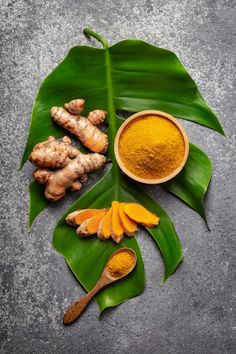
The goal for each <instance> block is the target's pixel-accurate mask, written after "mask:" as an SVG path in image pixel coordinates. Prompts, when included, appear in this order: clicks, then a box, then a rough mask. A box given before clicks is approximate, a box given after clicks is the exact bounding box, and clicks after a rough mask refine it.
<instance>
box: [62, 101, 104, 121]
mask: <svg viewBox="0 0 236 354" xmlns="http://www.w3.org/2000/svg"><path fill="white" fill-rule="evenodd" d="M84 105H85V100H83V99H82V98H77V99H75V100H72V101H70V102H69V103H65V104H64V107H65V109H66V110H67V111H68V112H69V113H71V114H75V115H80V113H81V112H82V111H83V109H84ZM105 119H106V112H104V111H102V110H101V109H96V110H95V111H92V112H90V113H89V115H88V120H90V122H91V123H93V124H94V125H99V124H101V123H103V122H104V120H105Z"/></svg>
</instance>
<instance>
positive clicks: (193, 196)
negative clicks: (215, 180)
mask: <svg viewBox="0 0 236 354" xmlns="http://www.w3.org/2000/svg"><path fill="white" fill-rule="evenodd" d="M211 173H212V166H211V161H210V159H209V158H208V157H207V155H206V154H205V153H204V152H203V151H202V150H200V149H199V148H198V147H197V146H195V145H193V144H190V146H189V156H188V160H187V162H186V164H185V166H184V168H183V170H182V171H181V172H180V173H179V174H178V175H177V176H176V177H175V178H173V179H172V180H171V181H169V182H166V183H163V184H162V185H161V186H162V187H163V188H164V189H166V190H168V191H169V192H171V193H173V194H174V195H176V196H177V197H179V198H180V199H181V200H183V201H184V202H185V203H187V204H188V205H189V206H190V207H191V208H193V209H194V210H195V211H196V212H197V213H198V214H200V215H201V216H202V217H203V219H204V220H205V221H206V222H207V220H206V214H205V209H204V201H203V200H204V195H205V193H206V190H207V188H208V185H209V183H210V180H211Z"/></svg>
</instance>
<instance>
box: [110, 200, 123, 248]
mask: <svg viewBox="0 0 236 354" xmlns="http://www.w3.org/2000/svg"><path fill="white" fill-rule="evenodd" d="M111 229H112V233H111V237H112V239H113V240H114V241H115V242H116V243H120V241H121V240H122V239H123V234H124V228H123V226H122V224H121V220H120V215H119V202H117V201H113V202H112V216H111Z"/></svg>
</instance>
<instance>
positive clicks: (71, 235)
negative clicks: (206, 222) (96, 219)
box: [53, 166, 182, 311]
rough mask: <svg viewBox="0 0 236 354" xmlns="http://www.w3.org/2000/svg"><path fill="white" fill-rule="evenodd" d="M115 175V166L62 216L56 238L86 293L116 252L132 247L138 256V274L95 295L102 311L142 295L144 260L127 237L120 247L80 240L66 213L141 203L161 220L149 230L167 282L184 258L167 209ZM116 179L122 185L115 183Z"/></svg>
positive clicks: (110, 242)
mask: <svg viewBox="0 0 236 354" xmlns="http://www.w3.org/2000/svg"><path fill="white" fill-rule="evenodd" d="M116 174H117V171H116V168H115V167H114V166H113V167H112V169H111V170H110V171H109V172H108V173H107V175H105V177H103V178H102V179H101V180H100V181H99V182H98V183H97V184H96V185H94V186H93V187H92V188H91V189H90V190H89V191H88V192H87V193H85V194H84V195H83V196H81V197H80V198H79V199H78V200H77V201H76V202H75V203H74V204H73V205H72V207H71V208H70V209H69V210H68V211H67V212H66V214H65V215H63V217H62V218H61V220H60V221H59V223H58V225H57V226H56V229H55V231H54V236H53V245H54V247H55V248H56V249H57V250H58V251H59V252H60V253H61V254H62V255H63V256H64V257H65V259H66V261H67V263H68V264H69V266H70V268H71V270H72V272H73V273H74V274H75V276H76V277H77V279H78V280H79V281H80V283H81V284H82V285H83V287H84V288H85V289H86V290H90V289H91V288H92V287H93V286H94V284H95V283H96V281H97V280H98V278H99V276H100V274H101V272H102V270H103V267H104V265H105V263H106V261H107V259H108V257H109V256H110V255H111V254H112V253H113V252H114V251H115V250H116V249H118V248H120V247H130V248H133V249H134V250H135V252H136V253H137V256H138V263H137V267H136V269H135V271H134V272H132V274H130V276H129V277H127V278H125V279H123V280H121V281H120V282H118V283H114V284H113V285H112V286H110V287H107V288H105V289H104V290H102V291H101V292H100V293H99V294H98V295H97V296H96V301H97V302H98V304H99V307H100V310H101V311H102V310H104V309H105V308H107V307H111V306H116V305H118V304H120V303H121V302H123V301H126V300H127V299H129V298H131V297H134V296H137V295H139V294H140V293H141V292H142V291H143V289H144V268H143V261H142V257H141V253H140V250H139V247H138V244H137V241H136V238H135V237H130V238H129V237H124V239H123V241H122V242H121V243H120V244H119V245H115V243H114V242H113V241H112V240H108V241H100V240H99V239H98V238H97V237H92V238H90V239H81V238H80V237H78V235H77V234H76V232H75V229H73V228H72V227H71V226H68V225H67V224H66V223H65V217H66V215H67V214H69V213H71V212H72V211H74V210H76V209H85V208H100V207H101V206H102V207H109V206H110V205H111V202H112V201H113V200H119V201H134V202H140V203H142V204H143V205H145V206H146V207H148V208H149V209H150V210H152V211H153V212H156V213H158V215H160V217H161V223H160V225H159V226H157V227H155V228H152V229H151V228H148V229H147V230H148V232H149V233H150V234H151V235H152V237H153V238H154V240H155V242H156V243H157V245H158V247H159V248H160V250H161V252H162V255H163V259H164V262H165V267H166V270H165V277H164V280H166V279H167V278H168V277H169V276H170V275H171V274H172V273H173V272H174V270H175V269H176V267H177V265H178V264H179V262H180V260H181V258H182V252H181V246H180V242H179V240H178V236H177V234H176V231H175V229H174V226H173V224H172V222H171V221H170V219H169V217H168V216H167V214H166V213H165V212H164V210H163V209H162V208H161V207H160V206H159V205H158V204H157V203H156V202H155V201H153V200H152V199H151V198H150V197H149V196H147V195H146V194H144V193H142V191H137V188H135V187H134V186H132V184H131V183H130V181H129V179H128V178H125V177H122V176H121V175H119V176H118V175H116ZM117 176H118V178H119V183H114V180H115V179H116V178H117ZM139 190H140V187H139Z"/></svg>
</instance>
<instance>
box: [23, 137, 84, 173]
mask: <svg viewBox="0 0 236 354" xmlns="http://www.w3.org/2000/svg"><path fill="white" fill-rule="evenodd" d="M78 154H79V151H78V150H77V149H76V148H74V147H73V146H72V145H71V140H70V138H68V137H67V136H64V138H63V139H62V141H59V140H56V139H55V138H54V137H53V136H49V137H48V140H46V141H43V142H42V143H39V144H37V145H35V147H34V148H33V151H32V153H31V154H30V156H29V161H30V162H32V163H33V164H34V165H36V166H38V167H52V168H55V167H57V168H62V167H64V166H66V165H67V163H68V162H69V160H70V158H74V157H76V156H77V155H78Z"/></svg>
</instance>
